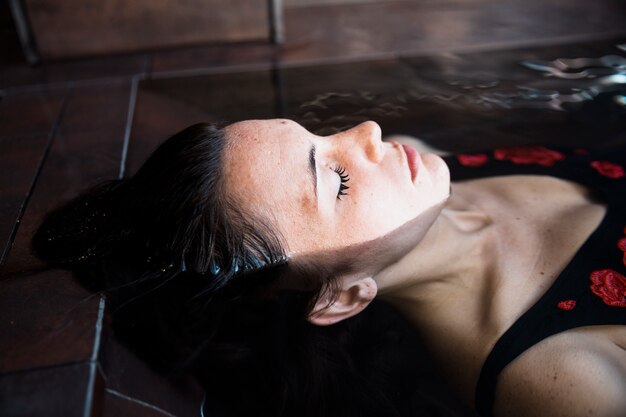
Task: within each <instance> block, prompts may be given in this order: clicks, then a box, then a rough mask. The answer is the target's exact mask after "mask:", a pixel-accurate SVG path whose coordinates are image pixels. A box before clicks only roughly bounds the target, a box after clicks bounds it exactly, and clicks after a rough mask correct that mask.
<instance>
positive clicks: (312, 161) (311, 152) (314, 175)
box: [309, 144, 318, 202]
mask: <svg viewBox="0 0 626 417" xmlns="http://www.w3.org/2000/svg"><path fill="white" fill-rule="evenodd" d="M309 173H310V174H311V180H312V181H313V189H314V190H315V201H316V202H317V200H318V197H317V164H316V162H315V144H313V146H311V150H309Z"/></svg>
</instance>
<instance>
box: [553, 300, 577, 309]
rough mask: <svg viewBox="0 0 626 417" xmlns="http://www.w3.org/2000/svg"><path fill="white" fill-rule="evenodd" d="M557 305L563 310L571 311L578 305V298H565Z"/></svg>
mask: <svg viewBox="0 0 626 417" xmlns="http://www.w3.org/2000/svg"><path fill="white" fill-rule="evenodd" d="M556 306H557V307H558V308H560V309H561V310H566V311H570V310H573V309H574V307H576V300H563V301H560V302H559V303H558V304H557V305H556Z"/></svg>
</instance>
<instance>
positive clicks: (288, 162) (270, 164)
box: [223, 119, 315, 231]
mask: <svg viewBox="0 0 626 417" xmlns="http://www.w3.org/2000/svg"><path fill="white" fill-rule="evenodd" d="M224 133H225V135H226V140H227V142H228V146H227V147H226V151H225V155H224V166H223V168H224V182H225V185H226V189H227V193H228V194H229V195H230V196H232V197H234V198H235V199H236V200H237V201H238V203H239V204H241V205H242V207H243V208H244V210H251V211H252V212H253V213H255V214H257V215H261V216H264V217H268V216H269V218H270V220H271V221H274V222H275V224H276V226H278V225H281V226H284V227H288V226H289V224H293V225H295V223H301V222H297V221H296V218H297V217H299V216H300V217H301V215H302V214H310V213H308V212H310V211H311V210H312V209H313V205H314V198H315V197H314V191H313V184H312V182H311V180H310V179H309V176H308V174H307V172H308V167H307V163H308V152H309V148H310V146H311V144H312V142H311V139H312V137H313V135H312V134H311V133H309V132H308V131H307V130H306V129H304V128H303V127H302V126H300V125H298V124H297V123H295V122H292V121H289V120H283V119H275V120H249V121H244V122H238V123H235V124H233V125H230V126H228V127H226V128H225V129H224ZM299 226H302V224H299ZM283 229H284V228H283ZM283 231H284V230H283Z"/></svg>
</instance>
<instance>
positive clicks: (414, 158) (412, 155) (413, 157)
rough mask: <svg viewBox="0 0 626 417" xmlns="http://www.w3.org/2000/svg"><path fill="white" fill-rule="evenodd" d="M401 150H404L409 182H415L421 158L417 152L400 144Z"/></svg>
mask: <svg viewBox="0 0 626 417" xmlns="http://www.w3.org/2000/svg"><path fill="white" fill-rule="evenodd" d="M402 149H404V153H405V155H406V161H407V164H408V165H409V169H410V170H411V181H415V178H417V173H418V171H419V165H420V163H421V160H422V158H421V157H420V154H419V152H417V151H416V150H415V148H413V147H411V146H409V145H404V144H402Z"/></svg>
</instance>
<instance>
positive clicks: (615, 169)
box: [591, 161, 626, 179]
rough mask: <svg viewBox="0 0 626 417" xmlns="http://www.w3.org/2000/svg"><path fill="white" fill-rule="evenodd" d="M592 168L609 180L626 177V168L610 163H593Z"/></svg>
mask: <svg viewBox="0 0 626 417" xmlns="http://www.w3.org/2000/svg"><path fill="white" fill-rule="evenodd" d="M591 166H592V167H593V168H594V169H595V170H596V171H598V173H599V174H600V175H604V176H605V177H608V178H614V179H615V178H622V177H623V176H625V175H626V173H625V172H624V167H622V166H621V165H618V164H614V163H612V162H609V161H593V162H591Z"/></svg>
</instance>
